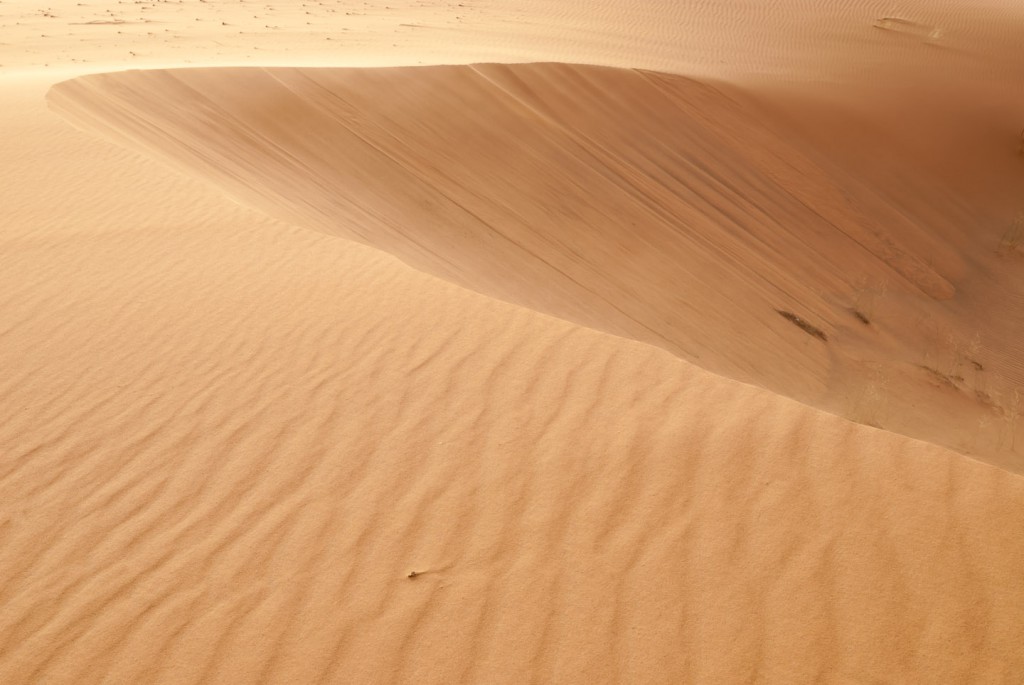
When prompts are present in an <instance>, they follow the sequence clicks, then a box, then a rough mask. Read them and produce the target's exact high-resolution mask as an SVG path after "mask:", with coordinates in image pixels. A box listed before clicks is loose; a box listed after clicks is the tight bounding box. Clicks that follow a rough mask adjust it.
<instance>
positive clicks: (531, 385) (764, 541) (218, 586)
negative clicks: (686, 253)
mask: <svg viewBox="0 0 1024 685" xmlns="http://www.w3.org/2000/svg"><path fill="white" fill-rule="evenodd" d="M7 92H8V93H9V96H10V93H12V92H15V93H17V94H18V95H20V97H19V99H17V100H15V102H16V103H17V105H18V107H17V108H16V109H15V110H13V111H12V110H8V111H7V113H6V114H5V117H6V118H5V121H4V122H3V123H4V127H5V130H9V131H12V132H13V133H14V135H11V136H8V137H5V139H4V150H3V154H4V155H5V159H8V160H15V161H16V162H17V165H18V167H19V174H18V177H17V178H16V179H12V178H10V177H8V178H7V179H6V180H9V181H10V182H9V183H5V184H4V185H3V187H4V189H5V190H4V193H5V194H4V203H5V207H11V206H13V207H16V211H15V213H14V217H15V220H14V223H13V224H11V223H8V227H7V231H6V233H5V236H4V245H3V252H2V254H3V255H4V268H3V270H2V272H0V273H2V276H0V277H2V279H3V287H2V292H4V293H5V295H6V297H5V300H4V305H3V306H4V311H5V312H6V314H5V318H4V321H5V324H7V325H6V326H5V333H4V335H3V337H2V338H0V341H2V344H0V354H2V355H3V358H2V360H0V361H2V364H3V367H4V368H7V369H16V370H18V371H17V373H15V374H8V375H7V376H5V378H4V380H3V385H2V388H0V393H2V396H3V397H4V401H5V406H8V407H14V408H15V412H14V414H13V417H12V419H11V420H8V421H5V422H4V423H3V424H2V426H0V431H2V432H0V444H2V445H3V448H4V464H3V465H4V472H3V480H2V481H0V482H2V488H3V490H2V492H0V501H3V502H4V516H5V523H4V525H3V527H2V529H0V530H2V535H3V536H4V537H3V546H2V548H0V564H2V567H3V577H4V578H6V579H7V580H6V582H5V583H4V585H3V597H2V602H3V606H4V612H3V614H2V617H3V620H2V625H0V640H2V642H0V654H2V658H0V681H2V682H4V683H22V682H24V683H37V682H68V683H71V682H74V683H83V682H102V681H104V680H105V681H106V682H125V683H129V682H149V681H159V682H198V681H205V682H225V681H231V682H255V681H258V680H262V681H264V682H316V681H317V680H318V679H319V680H322V681H325V682H392V681H398V682H413V681H415V682H438V683H440V682H456V681H460V680H461V681H464V682H473V683H478V682H509V683H513V682H515V683H519V682H524V681H529V680H530V679H533V680H535V681H537V682H613V681H619V682H638V681H642V682H666V683H668V682H680V681H685V680H690V681H703V682H737V681H747V680H752V679H755V678H760V679H762V680H769V681H775V682H816V681H821V680H831V681H834V682H865V681H867V682H871V681H883V682H884V681H889V682H906V681H908V680H916V681H924V682H935V681H943V680H944V681H954V682H957V681H959V682H971V681H974V682H1012V679H1013V678H1014V677H1015V674H1017V673H1019V672H1020V669H1021V668H1022V667H1024V663H1022V661H1021V654H1020V651H1019V650H1018V649H1017V647H1018V645H1019V644H1020V640H1021V639H1022V637H1024V634H1022V626H1024V622H1022V612H1021V606H1022V597H1021V594H1020V593H1021V592H1022V589H1021V585H1020V583H1019V582H1018V580H1019V569H1020V565H1021V562H1022V561H1024V541H1022V540H1021V538H1020V536H1019V533H1018V531H1019V530H1020V529H1021V525H1022V523H1024V521H1022V516H1024V514H1022V512H1024V506H1022V505H1024V481H1021V479H1019V478H1017V477H1015V476H1012V475H1010V474H1008V473H1006V472H1005V471H1000V470H997V469H994V468H992V467H989V466H985V465H982V464H979V463H977V462H974V461H970V460H966V459H963V458H962V457H959V456H958V455H955V454H951V453H948V452H944V451H942V450H941V449H939V448H935V447H930V446H928V445H925V444H923V443H919V442H913V441H910V440H907V439H904V438H899V437H896V436H893V435H892V434H890V433H886V432H883V431H878V430H874V429H871V428H866V427H861V426H856V425H853V424H850V423H846V422H844V421H841V420H838V419H836V418H834V417H831V416H828V415H825V414H821V413H818V412H816V411H814V410H811V409H808V408H806V407H803V406H801V405H798V404H796V403H794V402H792V401H789V400H785V399H782V398H779V397H776V396H772V395H770V394H768V393H766V392H764V391H760V390H757V389H754V388H751V387H749V386H743V385H739V384H737V383H735V382H732V381H727V380H723V379H719V378H716V377H713V376H710V375H709V374H707V373H706V372H703V371H701V370H698V369H696V368H695V367H693V366H690V365H689V364H686V363H684V362H681V361H677V360H676V359H674V358H673V357H671V356H670V355H668V354H666V353H664V352H662V351H659V350H657V349H656V348H653V347H648V346H643V345H640V344H637V343H629V342H627V341H624V340H621V339H617V338H612V337H609V336H605V335H601V334H599V333H595V332H591V331H587V330H584V329H579V328H575V327H573V326H570V325H568V324H565V323H561V322H558V321H555V320H551V319H547V318H544V317H541V316H538V315H535V314H531V313H530V312H528V311H526V310H523V309H518V308H515V307H512V306H509V305H503V304H501V303H497V302H495V301H493V300H489V299H486V298H483V297H481V296H476V295H473V294H470V293H467V292H465V291H462V290H458V289H456V288H454V287H453V286H449V285H446V284H445V283H443V282H440V281H437V280H433V279H431V278H429V277H426V276H422V275H420V274H418V273H416V272H414V271H411V270H409V269H408V268H405V267H402V266H401V265H400V264H398V263H397V262H396V261H395V260H393V259H391V258H388V257H386V256H383V255H381V254H380V253H378V252H373V251H370V250H368V249H366V248H360V247H357V246H354V245H352V244H350V243H346V242H343V241H339V240H337V239H331V238H328V237H326V236H318V235H317V234H315V233H312V232H309V231H304V230H301V229H293V228H289V227H287V226H283V225H281V224H278V223H275V222H272V221H268V220H266V219H264V218H262V217H260V216H259V215H258V214H255V213H253V212H251V211H249V210H245V209H243V208H241V207H239V206H237V205H233V204H231V203H229V202H227V201H225V200H223V199H221V198H220V197H219V196H218V195H217V194H216V193H215V192H213V191H212V190H209V189H207V188H205V187H203V186H202V185H200V184H198V183H196V182H193V181H190V180H188V179H187V178H184V177H182V176H179V175H176V174H173V173H171V172H169V171H166V170H164V169H162V168H160V167H158V166H155V165H154V164H153V163H151V162H147V161H145V160H143V159H140V158H138V157H136V156H134V155H131V154H127V153H125V152H123V151H121V150H119V149H117V148H115V147H112V146H110V145H108V144H105V143H102V142H99V141H97V140H94V139H91V138H89V137H86V136H84V135H81V134H78V133H76V132H74V131H73V130H71V129H69V128H67V127H66V126H65V125H63V123H62V122H60V121H59V120H57V119H56V118H55V117H53V116H52V115H47V114H46V113H45V112H44V111H43V110H42V103H41V96H42V90H41V89H39V88H33V89H30V90H28V91H23V92H20V93H18V91H15V90H13V89H8V91H7ZM57 157H59V158H61V159H62V160H63V162H62V164H61V165H60V166H59V167H54V166H53V165H52V164H51V163H50V162H49V160H52V159H54V158H57ZM8 168H9V167H8ZM19 188H21V189H27V188H40V189H42V192H34V193H19V192H18V189H19ZM47 189H49V190H47ZM10 203H13V204H10ZM412 570H419V571H427V572H429V573H425V574H424V575H423V576H421V577H417V578H416V579H414V580H409V579H408V578H406V574H408V573H409V572H410V571H412Z"/></svg>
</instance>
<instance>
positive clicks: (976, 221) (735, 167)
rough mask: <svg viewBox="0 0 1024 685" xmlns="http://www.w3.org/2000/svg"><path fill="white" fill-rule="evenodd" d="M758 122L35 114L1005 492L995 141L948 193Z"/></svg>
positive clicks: (652, 101)
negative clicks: (919, 443)
mask: <svg viewBox="0 0 1024 685" xmlns="http://www.w3.org/2000/svg"><path fill="white" fill-rule="evenodd" d="M1022 93H1024V91H1022ZM730 94H731V95H732V96H730ZM751 97H753V96H751V95H749V94H744V93H738V92H736V91H732V90H730V91H727V92H723V91H722V90H720V89H718V88H715V87H712V86H709V85H706V84H700V83H697V82H695V81H692V80H688V79H684V78H678V77H670V76H666V75H659V74H656V73H651V72H639V71H622V70H616V69H608V68H597V67H574V66H569V65H518V66H497V65H478V66H463V67H430V68H422V69H414V70H403V69H383V70H308V69H307V70H303V69H281V70H185V71H175V72H166V71H146V72H124V73H117V74H111V75H100V76H90V77H86V78H82V79H78V80H75V81H72V82H69V83H64V84H61V85H59V86H57V87H56V88H55V89H54V90H53V91H52V92H51V94H50V97H49V101H50V103H51V105H52V106H54V107H56V108H57V109H58V110H59V111H61V112H63V113H65V114H67V115H68V116H71V117H72V118H73V119H74V120H76V121H80V122H83V123H85V124H86V125H87V126H89V127H91V128H92V129H94V130H99V131H101V132H106V133H108V134H109V135H112V136H115V137H118V138H122V139H127V140H129V142H130V143H132V144H134V145H136V146H138V147H141V148H143V149H146V150H149V151H152V152H155V153H157V154H158V155H160V156H161V157H163V158H166V159H170V160H172V161H175V162H177V163H179V164H180V165H181V166H183V167H184V168H186V169H188V170H191V171H196V172H198V173H200V174H201V175H203V176H205V177H207V178H211V179H212V180H214V181H215V182H217V183H218V184H220V185H221V186H222V187H224V188H226V189H227V190H228V191H229V192H231V193H232V194H233V195H234V196H235V197H237V198H240V199H242V200H243V201H245V202H247V203H249V204H251V205H253V206H256V207H259V208H261V209H264V210H266V211H268V212H269V213H271V214H273V215H276V216H279V217H281V218H283V219H285V220H288V221H290V222H292V223H297V224H301V225H306V226H310V227H314V228H318V229H320V230H322V231H325V232H328V233H333V234H338V235H342V236H344V237H347V238H351V239H356V240H359V241H361V242H364V243H366V244H369V245H373V246H375V247H379V248H382V249H384V250H387V251H388V252H390V253H392V254H395V255H397V256H399V257H400V258H402V259H403V260H404V261H406V262H407V263H409V264H411V265H413V266H415V267H417V268H420V269H423V270H425V271H427V272H429V273H433V274H436V275H439V276H441V277H443V278H446V279H448V280H452V281H454V282H456V283H459V284H461V285H464V286H466V287H469V288H472V289H474V290H478V291H480V292H483V293H486V294H489V295H493V296H497V297H500V298H502V299H505V300H507V301H510V302H515V303H518V304H523V305H525V306H528V307H531V308H534V309H537V310H540V311H544V312H548V313H552V314H555V315H557V316H560V317H564V318H567V319H569V320H572V321H575V322H578V323H582V324H585V325H588V326H592V327H594V328H597V329H600V330H604V331H608V332H612V333H616V334H619V335H623V336H626V337H630V338H635V339H637V340H642V341H645V342H648V343H652V344H655V345H658V346H661V347H664V348H665V349H667V350H669V351H671V352H673V353H674V354H677V355H679V356H681V357H683V358H685V359H688V360H690V361H693V362H696V363H698V364H700V365H701V366H703V367H705V368H708V369H710V370H713V371H716V372H719V373H723V374H725V375H728V376H730V377H734V378H738V379H740V380H744V381H748V382H753V383H757V384H759V385H762V386H764V387H767V388H769V389H771V390H775V391H777V392H781V393H783V394H786V395H788V396H790V397H794V398H797V399H799V400H801V401H804V402H807V403H810V404H812V405H814V406H817V407H820V408H824V409H827V410H829V411H833V412H836V413H839V414H841V415H843V416H846V417H849V418H852V419H854V420H858V421H861V422H865V423H870V424H872V425H876V426H882V427H885V428H888V429H892V430H895V431H898V432H901V433H905V434H908V435H911V436H914V437H919V438H923V439H926V440H929V441H931V442H936V443H939V444H943V445H947V446H950V447H953V448H956V449H959V450H963V451H967V452H970V453H973V454H976V455H978V456H979V457H981V458H983V459H986V460H989V461H992V462H993V463H996V464H999V465H1001V466H1004V467H1007V468H1011V469H1013V470H1016V471H1020V470H1022V469H1024V456H1022V454H1021V453H1020V452H1018V447H1020V448H1021V449H1024V435H1022V433H1024V421H1021V420H1020V414H1021V411H1022V409H1024V408H1022V406H1021V404H1020V401H1019V392H1018V391H1017V390H1016V389H1017V388H1019V387H1020V386H1021V384H1022V382H1024V368H1022V367H1021V366H1020V364H1018V363H1017V361H1016V360H1018V359H1019V358H1020V356H1021V352H1022V350H1021V347H1020V345H1021V340H1020V338H1019V336H1018V335H1017V333H1018V331H1019V330H1021V327H1022V326H1024V318H1022V312H1024V310H1022V309H1021V308H1020V306H1019V303H1021V302H1022V301H1024V286H1022V285H1021V280H1020V278H1019V272H1020V268H1021V265H1020V263H1019V260H1017V259H1016V257H1015V256H1014V255H1011V254H1007V252H1008V248H1007V245H1006V244H1005V239H1006V238H1005V237H1006V234H1007V231H1008V228H1009V227H1010V226H1011V225H1012V223H1013V221H1014V216H1015V210H1016V207H1015V205H1014V202H1019V201H1020V196H1019V194H1016V193H1015V191H1019V190H1020V189H1021V188H1022V187H1024V164H1021V162H1020V160H1015V159H1014V157H1015V152H1016V150H1015V148H1014V147H1013V145H1012V137H1011V136H1010V135H1007V136H1005V141H1004V144H1005V149H1003V150H1002V151H1000V150H999V149H998V147H996V148H995V149H994V150H992V151H990V154H989V155H988V156H987V157H984V158H983V159H982V160H981V161H982V162H983V163H989V168H988V169H984V168H982V165H981V164H978V165H977V166H976V168H975V173H974V174H973V175H972V176H971V178H972V179H973V181H975V182H977V184H976V185H964V184H962V183H961V184H959V185H956V184H955V183H954V179H949V178H945V177H944V176H943V175H942V174H941V173H940V172H931V173H928V171H929V170H927V169H924V168H922V166H921V165H920V157H919V155H918V154H917V150H916V148H915V147H914V146H913V145H912V144H909V143H908V144H904V143H903V142H902V141H901V140H900V139H899V138H898V137H897V136H896V135H894V134H893V133H892V132H889V133H885V132H879V131H877V130H870V129H869V130H865V131H860V130H858V129H857V128H855V125H854V124H853V123H852V122H851V119H852V118H853V117H854V114H853V113H851V112H843V114H845V118H840V113H835V114H833V120H832V122H831V123H832V128H831V130H832V131H833V132H835V131H839V130H842V131H843V132H844V133H845V135H846V139H847V140H846V143H845V145H847V146H849V147H848V148H847V149H851V150H855V149H862V148H858V146H857V142H858V140H859V143H860V144H861V146H863V145H864V144H874V145H878V146H880V147H882V148H883V150H885V151H886V152H883V154H882V155H881V156H880V159H877V160H875V161H874V163H873V164H872V163H869V162H870V160H859V159H856V158H854V156H853V153H852V152H845V154H844V149H843V148H840V147H839V146H833V147H835V148H836V149H834V150H833V151H832V154H830V155H824V154H822V153H821V149H822V146H821V145H816V144H814V140H813V138H812V137H808V136H802V135H801V133H800V131H799V130H798V129H797V127H795V126H793V125H792V124H791V123H789V122H788V121H787V120H786V119H785V117H783V116H782V115H779V114H773V113H774V112H778V111H786V112H788V113H789V115H790V116H796V109H795V104H794V103H792V102H790V101H778V100H768V99H767V98H768V95H767V94H766V93H765V92H761V91H759V92H758V93H757V98H758V100H757V101H753V100H751V99H750V98H751ZM762 102H763V103H764V104H762ZM801 104H803V103H801ZM862 106H863V105H862ZM1022 109H1024V108H1022ZM875 111H876V112H877V111H878V110H875ZM804 116H808V115H807V114H806V113H805V114H804ZM818 121H819V126H820V127H822V128H825V125H826V124H827V119H825V118H824V116H822V117H820V118H819V119H818ZM929 121H930V123H932V125H933V126H938V125H939V124H936V123H934V121H932V120H929ZM823 122H824V123H823ZM875 123H876V124H877V123H884V122H878V121H876V122H875ZM975 130H977V131H978V132H979V133H980V134H982V135H984V130H983V129H980V128H978V129H975ZM1006 131H1012V129H1010V128H1009V127H1008V126H1007V127H1006ZM933 133H934V131H933ZM859 136H863V137H862V138H858V137H859ZM968 137H970V136H968ZM995 138H996V139H998V135H996V136H995ZM947 139H948V138H947ZM955 151H956V148H955V146H953V145H949V146H947V150H946V154H947V155H952V154H953V153H954V152H955ZM965 164H966V162H964V160H963V158H962V157H961V158H960V164H959V165H958V166H959V167H960V168H963V167H964V166H965ZM1014 165H1015V166H1014ZM982 179H984V181H982ZM755 332H756V333H755Z"/></svg>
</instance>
